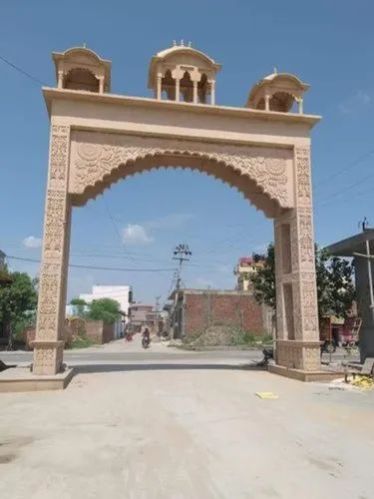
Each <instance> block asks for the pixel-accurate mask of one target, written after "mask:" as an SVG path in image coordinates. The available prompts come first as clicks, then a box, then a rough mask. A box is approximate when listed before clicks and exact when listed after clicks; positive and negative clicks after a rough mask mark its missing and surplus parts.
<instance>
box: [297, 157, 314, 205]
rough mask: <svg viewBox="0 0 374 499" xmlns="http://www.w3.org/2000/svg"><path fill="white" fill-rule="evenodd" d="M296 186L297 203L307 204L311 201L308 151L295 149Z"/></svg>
mask: <svg viewBox="0 0 374 499" xmlns="http://www.w3.org/2000/svg"><path fill="white" fill-rule="evenodd" d="M295 158H296V186H297V197H298V200H299V202H300V201H301V202H304V203H307V204H309V203H310V199H311V188H310V162H309V149H296V152H295Z"/></svg>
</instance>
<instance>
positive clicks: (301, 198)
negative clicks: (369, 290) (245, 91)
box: [274, 148, 320, 371]
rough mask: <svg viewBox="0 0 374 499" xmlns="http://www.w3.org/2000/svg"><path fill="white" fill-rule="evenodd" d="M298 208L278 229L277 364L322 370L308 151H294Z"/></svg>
mask: <svg viewBox="0 0 374 499" xmlns="http://www.w3.org/2000/svg"><path fill="white" fill-rule="evenodd" d="M294 167H295V171H294V174H295V184H296V186H295V187H296V190H295V196H296V207H295V208H294V209H291V210H287V211H285V212H284V213H283V214H282V215H281V216H279V217H278V218H277V219H276V220H275V223H274V229H275V265H276V292H277V340H276V362H277V364H279V365H281V366H285V367H289V368H295V369H302V370H305V371H315V370H319V369H320V349H319V328H318V309H317V288H316V273H315V261H314V235H313V213H312V196H311V181H310V159H309V149H308V148H296V149H295V160H294Z"/></svg>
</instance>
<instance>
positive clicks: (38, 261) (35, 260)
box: [6, 255, 175, 272]
mask: <svg viewBox="0 0 374 499" xmlns="http://www.w3.org/2000/svg"><path fill="white" fill-rule="evenodd" d="M6 258H7V259H8V260H19V261H22V262H31V263H41V262H40V260H37V259H34V258H22V257H20V256H14V255H6ZM68 266H69V267H73V268H76V269H88V270H115V271H117V272H174V271H175V268H154V269H152V268H150V269H144V268H139V269H134V268H122V267H96V266H94V265H77V264H73V263H70V264H69V265H68Z"/></svg>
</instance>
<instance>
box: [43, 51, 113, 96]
mask: <svg viewBox="0 0 374 499" xmlns="http://www.w3.org/2000/svg"><path fill="white" fill-rule="evenodd" d="M52 58H53V60H54V63H55V66H56V78H57V86H58V88H66V89H68V90H86V91H88V92H95V93H100V94H102V93H104V92H110V71H111V62H110V61H107V60H105V59H101V58H100V57H99V56H98V55H97V54H96V53H95V52H94V51H93V50H90V49H88V48H86V47H74V48H71V49H68V50H66V51H65V52H53V53H52Z"/></svg>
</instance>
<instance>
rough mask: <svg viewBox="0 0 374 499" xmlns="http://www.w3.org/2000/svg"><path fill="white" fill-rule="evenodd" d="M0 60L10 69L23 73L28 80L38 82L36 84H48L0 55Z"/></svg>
mask: <svg viewBox="0 0 374 499" xmlns="http://www.w3.org/2000/svg"><path fill="white" fill-rule="evenodd" d="M0 60H2V61H3V62H4V63H5V64H7V65H8V66H9V67H11V68H12V69H15V70H16V71H18V72H19V73H21V74H23V75H24V76H26V77H27V78H29V79H30V80H32V81H34V82H35V83H38V84H40V85H42V86H48V84H47V83H45V82H43V81H42V80H39V78H37V77H36V76H33V75H32V74H31V73H29V72H28V71H25V70H24V69H22V68H20V67H19V66H17V65H16V64H14V63H13V62H11V61H9V60H8V59H6V58H5V57H4V56H2V55H0Z"/></svg>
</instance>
